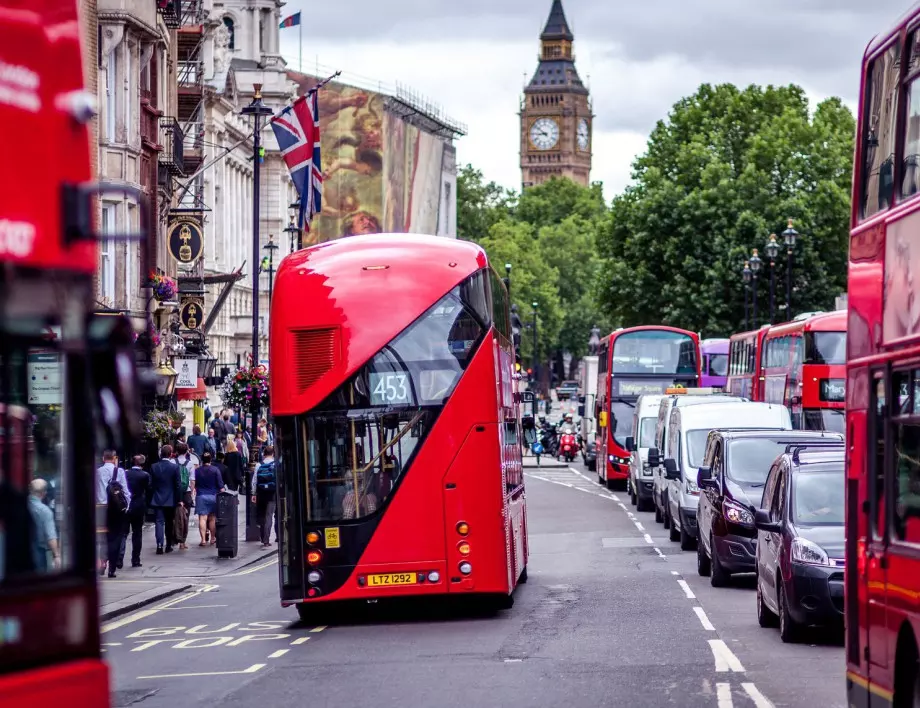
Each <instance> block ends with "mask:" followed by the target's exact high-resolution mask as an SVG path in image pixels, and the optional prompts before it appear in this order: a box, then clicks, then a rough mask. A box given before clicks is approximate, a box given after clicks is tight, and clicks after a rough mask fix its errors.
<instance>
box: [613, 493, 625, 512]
mask: <svg viewBox="0 0 920 708" xmlns="http://www.w3.org/2000/svg"><path fill="white" fill-rule="evenodd" d="M610 498H611V499H613V501H615V502H618V501H620V498H619V497H618V496H617V495H616V494H611V495H610ZM623 508H624V509H625V508H626V507H623Z"/></svg>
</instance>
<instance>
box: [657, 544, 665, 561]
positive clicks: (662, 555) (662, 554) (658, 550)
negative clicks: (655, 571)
mask: <svg viewBox="0 0 920 708" xmlns="http://www.w3.org/2000/svg"><path fill="white" fill-rule="evenodd" d="M655 553H657V554H658V555H659V556H661V557H662V558H667V556H666V555H665V554H664V553H662V552H661V549H660V548H658V546H655Z"/></svg>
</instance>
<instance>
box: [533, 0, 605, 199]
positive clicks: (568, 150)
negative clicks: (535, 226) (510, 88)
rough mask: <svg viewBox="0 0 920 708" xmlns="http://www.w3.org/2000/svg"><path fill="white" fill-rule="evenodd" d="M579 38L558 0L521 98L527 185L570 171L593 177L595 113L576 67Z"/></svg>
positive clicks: (584, 179) (577, 178)
mask: <svg viewBox="0 0 920 708" xmlns="http://www.w3.org/2000/svg"><path fill="white" fill-rule="evenodd" d="M574 42H575V36H574V34H573V33H572V30H571V27H570V25H569V23H568V20H566V17H565V12H564V10H563V7H562V0H553V5H552V8H551V9H550V13H549V18H548V19H547V21H546V26H545V27H544V29H543V32H542V34H541V35H540V56H539V61H538V64H537V70H536V71H535V72H534V75H533V78H532V79H531V80H530V83H529V84H528V85H527V86H526V88H525V89H524V96H523V98H522V100H521V108H520V118H521V153H520V156H521V181H522V185H523V186H524V187H530V186H533V185H535V184H540V183H542V182H545V181H546V180H548V179H549V178H551V177H568V178H569V179H571V180H572V181H574V182H577V183H578V184H581V185H585V186H587V184H588V182H589V179H590V174H591V138H592V127H593V126H592V123H593V120H594V115H593V114H592V112H591V100H590V96H589V93H588V89H587V88H586V87H585V85H584V84H583V83H582V81H581V78H579V76H578V71H577V69H576V68H575V54H574V51H573V45H574Z"/></svg>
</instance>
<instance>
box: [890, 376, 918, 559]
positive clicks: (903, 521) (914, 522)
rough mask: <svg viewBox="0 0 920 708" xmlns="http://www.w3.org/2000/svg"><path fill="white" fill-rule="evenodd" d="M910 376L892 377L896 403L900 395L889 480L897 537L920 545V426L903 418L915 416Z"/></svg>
mask: <svg viewBox="0 0 920 708" xmlns="http://www.w3.org/2000/svg"><path fill="white" fill-rule="evenodd" d="M910 374H911V372H908V371H896V372H894V374H893V375H892V387H891V393H892V400H893V398H894V394H895V393H897V395H898V404H899V405H898V414H899V417H897V418H895V419H894V420H893V421H892V425H891V428H890V430H891V441H892V445H893V450H892V451H893V456H892V457H893V459H892V460H891V467H892V474H891V475H890V476H889V479H890V480H891V482H892V485H891V487H890V489H891V492H892V497H893V501H894V507H893V510H892V511H893V517H892V521H893V522H894V523H893V528H894V535H895V538H897V539H898V540H901V541H907V542H908V543H920V425H918V424H917V422H916V421H914V420H912V419H911V418H907V419H906V420H905V419H904V418H902V417H901V416H904V417H908V416H911V417H912V415H913V411H912V406H911V403H912V399H913V396H911V395H907V391H908V390H909V387H910V383H911V382H910V379H911V375H910ZM914 384H915V385H916V381H915V382H914Z"/></svg>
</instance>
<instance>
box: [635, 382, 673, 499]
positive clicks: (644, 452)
mask: <svg viewBox="0 0 920 708" xmlns="http://www.w3.org/2000/svg"><path fill="white" fill-rule="evenodd" d="M663 398H664V396H660V395H652V394H645V395H643V396H639V399H638V400H637V401H636V414H635V416H634V417H633V431H632V435H631V436H629V437H628V438H626V449H627V450H629V452H630V456H629V479H627V481H626V491H628V492H629V499H630V501H631V502H632V503H633V505H634V506H636V507H637V508H638V509H639V511H646V510H647V509H651V507H652V489H653V482H654V478H653V477H652V468H651V467H649V464H648V451H649V448H652V447H655V428H656V427H657V425H658V409H659V408H660V406H661V400H662V399H663Z"/></svg>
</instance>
